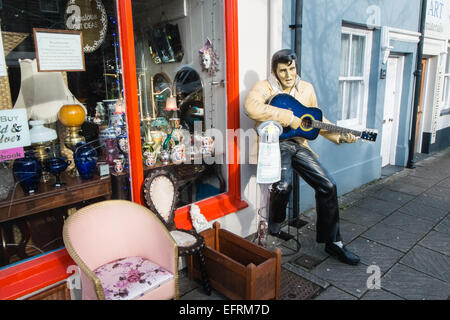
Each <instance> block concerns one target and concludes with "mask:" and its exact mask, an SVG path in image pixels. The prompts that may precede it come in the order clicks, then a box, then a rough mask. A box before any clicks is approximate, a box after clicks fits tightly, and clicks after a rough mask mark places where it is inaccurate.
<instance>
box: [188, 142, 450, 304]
mask: <svg viewBox="0 0 450 320" xmlns="http://www.w3.org/2000/svg"><path fill="white" fill-rule="evenodd" d="M416 160H417V162H416V163H415V168H414V169H406V168H403V167H392V166H390V167H386V168H383V171H382V177H381V178H380V179H378V180H376V181H373V182H371V183H369V184H367V185H364V186H362V187H360V188H358V189H356V190H353V191H352V192H350V193H348V194H345V195H343V196H341V197H339V204H340V208H341V211H340V228H341V234H342V237H343V238H344V241H343V242H344V244H345V245H346V246H347V248H348V249H349V250H351V251H353V252H354V253H356V254H357V255H359V256H360V258H361V262H360V263H359V264H358V265H357V266H350V265H346V264H343V263H341V262H339V261H337V260H336V259H335V258H334V257H330V256H329V255H328V254H327V253H326V252H325V251H324V245H323V244H318V243H316V241H315V238H316V231H315V220H316V216H315V215H316V213H315V210H314V209H312V210H308V211H306V212H303V213H302V214H301V219H302V220H304V221H305V222H308V223H307V224H306V225H305V226H303V227H302V228H300V229H296V228H293V227H289V226H286V227H285V228H284V230H285V231H287V232H290V233H291V234H293V235H295V236H296V237H298V241H299V243H300V244H301V247H300V249H299V250H296V248H297V244H296V242H295V240H290V241H287V242H285V241H282V240H280V239H278V238H274V237H269V239H268V240H269V241H268V243H269V245H268V249H269V250H270V249H273V248H275V247H278V248H280V249H281V251H282V253H283V256H282V267H283V268H285V269H287V270H289V271H291V272H293V273H295V274H297V275H299V276H301V277H303V278H305V279H307V280H309V281H311V282H312V283H314V284H315V285H317V286H319V287H320V291H319V293H318V294H316V295H315V296H313V297H310V298H309V299H312V300H449V299H450V148H447V149H446V150H443V151H441V152H438V153H435V154H433V155H429V156H425V155H422V154H418V155H417V156H416ZM338 187H339V186H338ZM251 238H252V237H249V239H251ZM179 285H180V286H179V290H180V291H179V292H180V299H181V300H226V299H227V298H226V297H224V296H223V295H221V294H220V293H219V292H217V291H215V290H213V292H212V294H211V295H210V296H208V295H206V294H205V293H204V291H203V288H202V286H201V284H200V283H199V282H198V281H196V280H190V279H188V277H187V272H186V270H185V269H184V270H182V271H181V272H180V275H179Z"/></svg>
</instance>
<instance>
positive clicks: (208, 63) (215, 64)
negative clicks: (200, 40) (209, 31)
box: [199, 38, 219, 76]
mask: <svg viewBox="0 0 450 320" xmlns="http://www.w3.org/2000/svg"><path fill="white" fill-rule="evenodd" d="M199 53H200V65H201V66H202V71H203V72H207V73H208V74H209V75H210V76H215V75H216V72H217V71H219V56H218V55H217V53H216V51H215V50H214V47H213V45H212V43H211V40H209V39H208V38H207V39H206V43H205V45H204V47H203V48H201V49H200V50H199Z"/></svg>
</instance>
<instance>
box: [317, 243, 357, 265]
mask: <svg viewBox="0 0 450 320" xmlns="http://www.w3.org/2000/svg"><path fill="white" fill-rule="evenodd" d="M325 251H326V252H327V253H328V254H330V255H331V256H334V257H337V258H338V259H339V261H342V262H344V263H347V264H351V265H353V266H355V265H357V264H358V263H359V257H358V256H357V255H356V254H354V253H353V252H350V251H348V250H347V249H345V247H344V248H341V247H339V246H338V245H335V244H334V243H326V244H325Z"/></svg>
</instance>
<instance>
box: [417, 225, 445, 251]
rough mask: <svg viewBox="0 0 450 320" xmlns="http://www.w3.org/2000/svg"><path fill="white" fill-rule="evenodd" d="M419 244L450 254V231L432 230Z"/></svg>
mask: <svg viewBox="0 0 450 320" xmlns="http://www.w3.org/2000/svg"><path fill="white" fill-rule="evenodd" d="M419 244H420V245H422V246H424V247H425V248H428V249H431V250H434V251H437V252H440V253H443V254H445V255H447V256H450V234H448V233H443V232H437V231H431V232H430V233H429V234H428V235H427V236H426V237H425V238H423V239H422V240H421V241H420V242H419Z"/></svg>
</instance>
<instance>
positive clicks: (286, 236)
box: [269, 230, 294, 241]
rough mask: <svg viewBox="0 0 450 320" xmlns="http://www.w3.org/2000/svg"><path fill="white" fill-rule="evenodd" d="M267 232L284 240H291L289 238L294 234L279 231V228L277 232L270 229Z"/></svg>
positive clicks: (292, 237)
mask: <svg viewBox="0 0 450 320" xmlns="http://www.w3.org/2000/svg"><path fill="white" fill-rule="evenodd" d="M269 234H270V235H271V236H274V237H277V238H280V239H281V240H284V241H289V240H291V239H294V236H293V235H292V234H289V233H287V232H284V231H281V230H280V231H278V232H272V231H270V232H269Z"/></svg>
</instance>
